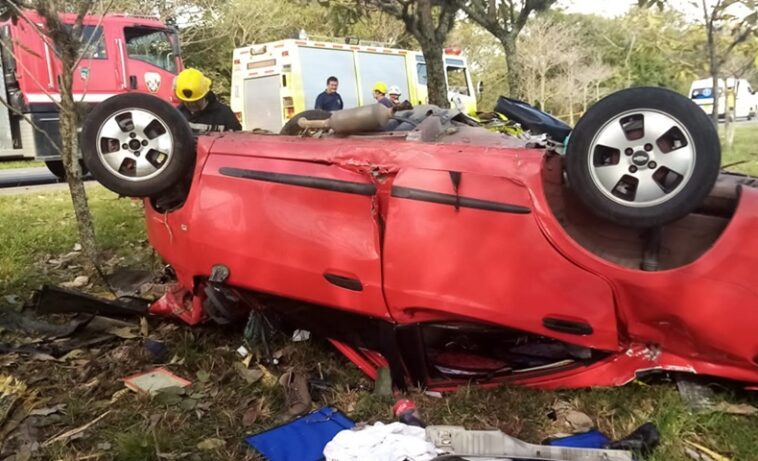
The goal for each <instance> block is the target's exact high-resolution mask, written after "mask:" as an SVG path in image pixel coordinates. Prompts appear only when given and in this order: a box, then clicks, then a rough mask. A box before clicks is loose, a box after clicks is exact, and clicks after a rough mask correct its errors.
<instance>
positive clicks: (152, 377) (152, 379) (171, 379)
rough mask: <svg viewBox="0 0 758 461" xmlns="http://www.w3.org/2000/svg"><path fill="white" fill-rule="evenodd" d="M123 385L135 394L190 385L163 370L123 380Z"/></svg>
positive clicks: (152, 392)
mask: <svg viewBox="0 0 758 461" xmlns="http://www.w3.org/2000/svg"><path fill="white" fill-rule="evenodd" d="M124 384H125V385H126V387H128V388H129V389H131V390H133V391H136V392H145V393H148V394H155V393H157V392H158V391H160V390H162V389H166V388H169V387H179V388H184V387H187V386H189V385H190V384H192V383H191V382H190V381H187V380H186V379H184V378H180V377H178V376H176V375H175V374H173V373H171V372H170V371H168V370H166V369H165V368H156V369H154V370H150V371H148V372H145V373H138V374H136V375H132V376H128V377H126V378H124Z"/></svg>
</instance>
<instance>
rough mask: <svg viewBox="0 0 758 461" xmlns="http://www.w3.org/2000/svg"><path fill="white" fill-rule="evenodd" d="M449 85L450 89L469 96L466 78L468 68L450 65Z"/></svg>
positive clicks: (448, 73) (448, 72) (448, 71)
mask: <svg viewBox="0 0 758 461" xmlns="http://www.w3.org/2000/svg"><path fill="white" fill-rule="evenodd" d="M447 86H448V89H449V90H450V91H452V92H454V93H458V94H460V95H463V96H469V92H468V80H467V79H466V68H465V67H450V66H448V68H447Z"/></svg>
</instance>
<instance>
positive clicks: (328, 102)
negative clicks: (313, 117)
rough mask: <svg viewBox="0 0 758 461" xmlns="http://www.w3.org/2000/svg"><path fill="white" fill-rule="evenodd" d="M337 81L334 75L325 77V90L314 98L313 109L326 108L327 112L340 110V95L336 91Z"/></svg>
mask: <svg viewBox="0 0 758 461" xmlns="http://www.w3.org/2000/svg"><path fill="white" fill-rule="evenodd" d="M339 83H340V82H339V80H337V77H335V76H334V75H332V76H331V77H329V78H328V79H326V90H324V91H323V92H322V93H321V94H319V95H318V97H317V98H316V106H315V107H314V109H321V110H328V111H329V112H333V111H335V110H342V96H340V94H339V93H337V86H338V85H339Z"/></svg>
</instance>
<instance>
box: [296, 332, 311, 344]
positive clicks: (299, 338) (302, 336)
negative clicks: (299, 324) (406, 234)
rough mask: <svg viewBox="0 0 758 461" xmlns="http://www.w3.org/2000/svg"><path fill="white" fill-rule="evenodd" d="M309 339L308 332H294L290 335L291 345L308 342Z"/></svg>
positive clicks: (309, 333) (309, 334)
mask: <svg viewBox="0 0 758 461" xmlns="http://www.w3.org/2000/svg"><path fill="white" fill-rule="evenodd" d="M309 339H311V332H310V331H308V330H295V331H294V332H293V333H292V342H293V343H299V342H303V341H308V340H309Z"/></svg>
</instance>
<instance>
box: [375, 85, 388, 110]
mask: <svg viewBox="0 0 758 461" xmlns="http://www.w3.org/2000/svg"><path fill="white" fill-rule="evenodd" d="M373 92H374V99H376V102H377V103H379V104H381V105H383V106H385V107H389V108H390V109H392V101H390V100H389V98H388V97H387V84H386V83H384V82H376V83H375V84H374V88H373Z"/></svg>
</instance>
